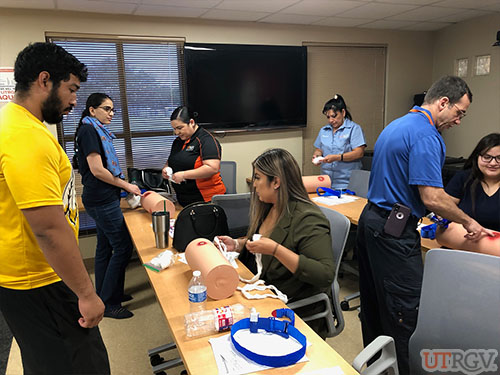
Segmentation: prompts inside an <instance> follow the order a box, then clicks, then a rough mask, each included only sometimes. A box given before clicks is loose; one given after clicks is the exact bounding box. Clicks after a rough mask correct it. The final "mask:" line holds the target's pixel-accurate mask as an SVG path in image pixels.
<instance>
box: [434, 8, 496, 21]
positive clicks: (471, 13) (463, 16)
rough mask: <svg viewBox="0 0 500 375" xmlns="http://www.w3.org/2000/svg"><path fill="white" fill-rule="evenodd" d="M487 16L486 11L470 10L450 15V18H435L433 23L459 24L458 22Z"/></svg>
mask: <svg viewBox="0 0 500 375" xmlns="http://www.w3.org/2000/svg"><path fill="white" fill-rule="evenodd" d="M487 14H489V13H488V12H486V11H483V10H472V9H470V10H468V11H463V12H460V13H456V14H452V15H450V16H446V17H439V18H436V19H435V21H437V22H460V21H464V20H467V19H471V18H476V17H481V16H485V15H487Z"/></svg>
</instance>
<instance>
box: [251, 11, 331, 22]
mask: <svg viewBox="0 0 500 375" xmlns="http://www.w3.org/2000/svg"><path fill="white" fill-rule="evenodd" d="M322 18H323V17H321V16H308V15H298V14H282V13H276V14H272V15H270V16H268V17H265V18H263V19H261V20H259V22H266V23H291V24H298V25H310V24H312V23H315V22H317V21H319V20H321V19H322Z"/></svg>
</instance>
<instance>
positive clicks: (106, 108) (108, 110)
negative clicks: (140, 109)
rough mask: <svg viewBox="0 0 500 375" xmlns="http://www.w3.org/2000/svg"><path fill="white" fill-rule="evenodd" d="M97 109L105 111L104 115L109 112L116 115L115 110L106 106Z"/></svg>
mask: <svg viewBox="0 0 500 375" xmlns="http://www.w3.org/2000/svg"><path fill="white" fill-rule="evenodd" d="M97 108H101V109H104V111H106V113H111V112H113V114H114V115H116V113H117V110H116V108H113V107H109V106H107V105H105V106H104V107H97Z"/></svg>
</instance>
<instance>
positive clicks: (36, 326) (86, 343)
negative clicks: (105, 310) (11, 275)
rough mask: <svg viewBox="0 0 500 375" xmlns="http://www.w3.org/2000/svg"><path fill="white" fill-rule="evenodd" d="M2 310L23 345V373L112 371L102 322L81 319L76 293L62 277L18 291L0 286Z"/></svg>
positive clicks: (94, 372) (103, 372) (102, 372)
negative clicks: (94, 324) (83, 322)
mask: <svg viewBox="0 0 500 375" xmlns="http://www.w3.org/2000/svg"><path fill="white" fill-rule="evenodd" d="M0 309H1V310H2V313H3V315H4V317H5V321H6V322H7V325H8V326H9V328H10V330H11V332H12V334H13V335H14V337H15V338H16V341H17V343H18V345H19V347H20V349H21V356H22V361H23V368H24V374H37V375H41V374H47V375H59V374H61V375H62V374H65V375H66V374H96V375H97V374H99V375H101V374H109V373H110V369H109V360H108V353H107V351H106V347H105V346H104V342H103V341H102V337H101V333H100V332H99V328H98V327H94V328H90V329H88V328H82V327H81V326H80V325H79V324H78V319H79V318H80V316H81V315H80V312H79V310H78V298H77V297H76V295H75V294H74V293H73V292H72V291H71V290H70V289H69V288H68V287H67V286H66V284H64V283H63V282H62V281H60V282H57V283H54V284H50V285H47V286H44V287H40V288H35V289H29V290H17V289H7V288H2V287H0Z"/></svg>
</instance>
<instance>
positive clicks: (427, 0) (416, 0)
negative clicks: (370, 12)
mask: <svg viewBox="0 0 500 375" xmlns="http://www.w3.org/2000/svg"><path fill="white" fill-rule="evenodd" d="M435 2H436V0H380V1H377V0H375V1H374V3H391V4H407V5H428V4H431V3H435Z"/></svg>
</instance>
